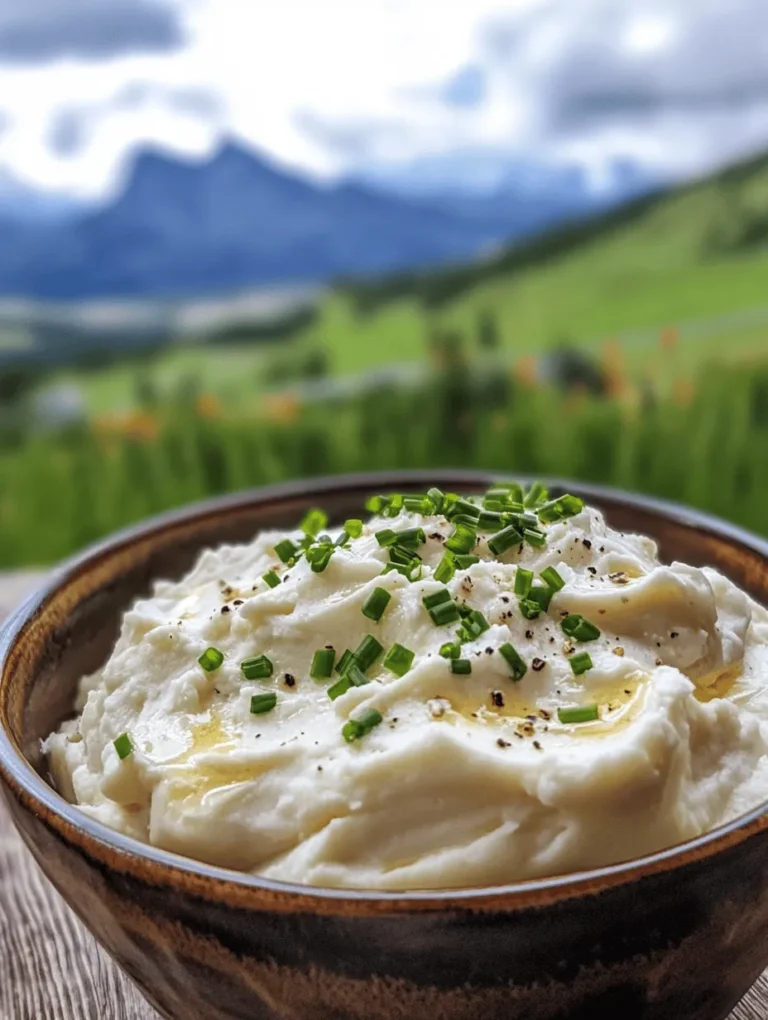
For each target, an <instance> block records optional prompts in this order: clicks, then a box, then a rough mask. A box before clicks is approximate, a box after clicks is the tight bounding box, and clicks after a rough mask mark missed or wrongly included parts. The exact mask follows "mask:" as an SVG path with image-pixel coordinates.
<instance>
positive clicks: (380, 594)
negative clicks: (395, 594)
mask: <svg viewBox="0 0 768 1020" xmlns="http://www.w3.org/2000/svg"><path fill="white" fill-rule="evenodd" d="M391 598H392V596H391V594H390V593H389V592H388V591H387V590H386V588H374V589H373V591H372V592H371V594H370V595H369V596H368V598H367V599H366V600H365V602H364V603H363V616H367V617H368V619H369V620H375V621H376V623H378V622H379V620H380V619H381V618H382V616H383V615H384V610H385V609H386V608H387V606H388V605H389V602H390V600H391Z"/></svg>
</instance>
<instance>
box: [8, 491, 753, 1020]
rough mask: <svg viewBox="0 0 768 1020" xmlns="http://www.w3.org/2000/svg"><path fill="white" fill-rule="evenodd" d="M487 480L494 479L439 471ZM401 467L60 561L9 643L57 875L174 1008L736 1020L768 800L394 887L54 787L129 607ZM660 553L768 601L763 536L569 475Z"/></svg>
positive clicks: (24, 737)
mask: <svg viewBox="0 0 768 1020" xmlns="http://www.w3.org/2000/svg"><path fill="white" fill-rule="evenodd" d="M427 479H428V482H429V483H430V484H437V485H440V486H441V487H443V488H445V489H453V490H461V491H472V490H478V489H481V488H483V487H485V486H486V484H487V483H488V482H489V481H490V479H489V478H488V477H486V476H484V475H479V474H469V473H458V472H450V471H445V472H433V473H431V474H429V475H428V476H427ZM424 485H425V476H424V475H423V474H422V475H418V476H416V475H412V474H390V475H370V476H356V477H351V478H339V479H330V480H324V481H313V482H308V483H302V484H294V485H285V486H281V487H277V488H270V489H262V490H259V491H256V492H252V493H247V494H244V495H239V496H236V497H234V498H228V499H223V500H218V501H214V502H209V503H204V504H202V505H199V506H194V507H192V508H190V509H188V510H184V511H182V512H180V513H176V514H173V515H170V516H166V517H163V518H159V519H157V520H154V521H150V522H149V523H147V524H143V525H140V526H139V527H136V528H133V529H131V530H128V531H125V532H123V533H121V534H119V535H117V536H116V537H114V538H112V539H110V540H107V541H106V542H104V543H102V544H101V545H99V546H97V547H96V548H94V549H91V550H89V551H87V552H86V553H85V554H84V555H82V556H79V557H78V558H76V559H75V560H73V561H71V562H70V563H68V564H66V565H65V566H64V567H63V569H61V570H60V571H59V572H58V573H57V574H56V576H55V577H54V578H53V579H52V580H51V581H49V583H48V584H47V585H46V586H45V587H44V588H43V589H42V590H41V591H40V592H38V593H37V594H36V595H35V596H34V597H33V598H32V599H31V600H29V601H28V602H27V603H26V604H25V605H24V606H23V607H22V608H21V609H20V610H19V611H18V612H17V613H16V614H15V615H14V616H13V617H12V618H11V619H10V620H9V621H8V622H7V623H6V625H5V627H4V629H3V632H2V637H1V638H0V664H1V669H2V672H1V674H0V776H2V779H3V781H4V792H5V796H6V798H7V800H8V803H9V805H10V809H11V812H12V815H13V818H14V820H15V823H16V825H17V827H18V829H19V831H20V833H21V835H22V837H23V838H24V840H25V842H26V844H27V845H28V847H29V849H30V850H31V852H32V853H33V855H34V856H35V858H36V859H37V861H38V862H39V864H40V866H41V867H42V869H43V871H44V872H45V874H46V875H47V876H48V878H49V879H50V880H51V882H52V883H53V884H54V885H55V887H56V888H57V889H58V891H59V892H60V893H61V895H62V896H63V897H64V899H65V900H66V901H67V903H68V904H69V905H70V907H71V908H72V909H73V910H74V911H75V913H76V914H77V915H78V916H79V917H80V919H81V920H82V921H83V923H84V924H85V925H86V926H87V927H88V928H89V929H90V930H91V932H92V933H93V934H94V935H95V936H96V938H97V939H98V941H99V942H100V943H101V944H102V945H103V946H104V947H105V948H106V949H107V950H108V952H109V953H111V954H112V956H113V957H114V958H115V960H117V962H118V963H119V964H120V966H121V967H122V968H123V969H124V970H125V971H126V972H127V973H128V974H129V975H130V976H131V978H133V980H134V981H135V982H136V984H137V985H138V986H139V988H140V989H141V991H142V992H143V993H144V995H145V996H146V997H147V999H148V1000H149V1001H150V1002H151V1003H152V1004H153V1005H154V1006H155V1007H156V1008H157V1009H158V1010H159V1012H160V1013H161V1014H162V1015H163V1016H164V1017H167V1018H172V1020H233V1018H237V1020H274V1018H277V1017H280V1018H285V1020H288V1018H290V1020H413V1018H416V1017H418V1018H421V1020H478V1018H482V1020H545V1018H546V1020H555V1018H557V1020H600V1018H603V1017H605V1018H611V1020H640V1018H643V1020H723V1018H724V1017H726V1016H727V1014H728V1012H729V1011H730V1010H731V1008H732V1007H733V1006H734V1005H735V1004H736V1002H737V1001H738V1000H739V998H740V997H741V996H742V995H743V994H744V993H745V992H746V991H747V989H748V988H749V986H750V985H751V984H752V982H753V981H754V980H755V979H756V978H757V977H758V975H759V974H760V973H761V971H762V970H763V969H764V968H765V966H766V965H768V811H767V808H766V805H762V806H760V807H758V808H756V809H755V810H753V811H751V812H750V813H749V814H747V815H744V816H743V817H741V818H739V819H737V820H735V821H733V822H731V823H729V824H727V825H725V826H722V827H721V828H718V829H717V830H716V831H714V832H711V833H708V834H707V835H705V836H703V837H701V838H699V839H696V840H692V841H691V842H688V843H685V844H683V845H680V846H677V847H675V848H673V849H670V850H666V851H664V852H662V853H657V854H654V855H653V856H650V857H645V858H642V859H637V860H633V861H630V862H628V863H625V864H618V865H615V866H612V867H607V868H601V869H599V870H595V871H590V872H586V873H581V874H576V875H567V876H565V877H556V878H552V879H548V880H545V881H529V882H523V883H519V884H516V885H510V886H505V887H502V888H487V889H464V890H451V891H447V892H430V893H420V892H412V893H402V894H383V893H375V892H370V893H369V892H348V891H339V890H330V889H317V888H311V887H302V886H297V885H288V884H283V883H279V882H271V881H267V880H265V879H261V878H258V877H255V876H252V875H245V874H239V873H236V872H231V871H226V870H223V869H220V868H215V867H210V866H207V865H205V864H200V863H196V862H195V861H192V860H187V859H185V858H182V857H178V856H175V855H173V854H170V853H166V852H164V851H162V850H156V849H154V848H152V847H149V846H146V845H144V844H142V843H138V842H136V841H134V840H131V839H129V838H127V837H125V836H122V835H120V834H118V833H116V832H112V831H111V830H109V829H107V828H105V827H103V826H102V825H100V824H98V823H97V822H95V821H92V820H91V819H89V818H87V817H86V816H85V815H83V814H81V813H80V812H79V811H78V809H77V808H75V807H72V806H71V805H70V804H68V803H67V802H66V801H65V800H64V799H63V798H62V797H60V796H59V794H58V793H56V791H55V790H54V789H53V788H52V786H51V785H50V784H49V782H48V780H47V776H46V765H45V761H44V760H43V758H42V757H41V754H40V740H41V738H42V737H45V736H46V735H47V734H48V733H50V732H51V731H52V730H54V729H56V728H57V727H58V726H59V724H60V723H61V721H62V720H63V719H64V718H65V717H66V716H67V715H69V714H70V712H71V708H72V704H73V698H74V694H75V687H76V684H77V680H78V678H79V677H80V676H81V675H82V674H84V673H87V672H91V671H93V670H94V669H96V668H97V667H98V666H99V665H100V664H101V663H102V662H103V661H104V659H105V658H106V657H107V655H108V654H109V651H110V648H111V646H112V643H113V641H114V639H115V636H116V633H117V628H118V621H119V619H120V616H121V614H122V612H123V611H124V610H125V608H126V607H127V606H128V605H129V603H130V602H131V601H132V600H133V599H134V598H135V597H136V596H138V595H140V594H143V593H146V592H147V591H148V588H149V585H150V583H151V581H152V580H153V579H155V578H160V577H177V576H179V575H180V574H181V573H182V572H183V571H186V570H187V569H188V568H189V567H190V565H191V564H192V562H193V560H194V559H195V558H196V556H197V554H198V553H199V551H200V550H201V549H203V548H204V547H205V546H210V545H214V544H217V543H221V542H238V541H243V540H247V539H249V538H250V537H251V536H252V535H253V534H254V533H255V532H257V531H258V530H259V529H261V528H263V527H275V526H286V525H291V526H293V525H294V524H295V522H296V520H297V519H298V518H299V517H300V515H301V513H302V511H303V509H305V508H306V507H308V506H310V505H317V504H320V505H323V506H324V507H326V508H327V509H328V510H329V512H330V513H331V514H332V516H333V517H334V518H336V519H343V518H345V517H349V516H359V515H360V513H361V512H362V507H363V502H364V499H365V497H366V495H368V494H369V493H371V492H374V491H380V490H387V489H397V490H406V489H411V490H419V489H420V490H422V491H423V488H424ZM569 488H570V489H572V490H573V491H577V492H580V493H581V494H582V495H583V496H584V497H585V498H586V499H588V500H589V501H590V502H592V503H594V504H595V505H597V506H599V507H601V508H602V509H603V510H604V511H605V512H606V514H607V516H608V519H609V521H610V523H611V524H612V525H614V526H615V527H617V528H619V529H624V530H634V531H640V532H644V533H646V534H650V535H652V536H653V537H654V538H655V539H656V540H657V541H658V542H659V545H660V548H661V552H662V555H663V557H664V558H666V559H672V558H674V559H680V560H683V561H687V562H689V563H693V564H697V565H704V564H710V565H712V566H715V567H717V568H718V569H719V570H721V571H722V572H723V573H725V574H727V575H728V576H730V577H731V578H733V580H734V581H736V582H737V583H738V584H739V585H741V586H742V587H743V588H744V589H746V590H747V591H748V592H750V593H751V594H752V595H753V596H755V597H756V598H757V599H758V600H761V601H763V602H768V544H766V543H765V542H762V541H761V540H759V539H757V538H754V537H752V536H750V535H748V534H745V533H743V532H741V531H738V530H736V529H734V528H732V527H729V526H728V525H726V524H723V523H721V522H718V521H716V520H713V519H711V518H709V517H704V516H701V515H699V514H696V513H693V512H691V511H688V510H685V509H682V508H680V507H674V506H670V505H668V504H662V503H658V502H654V501H652V500H647V499H642V498H639V497H635V496H630V495H626V494H624V493H621V492H616V491H609V490H603V489H594V488H590V487H588V486H581V485H574V486H569Z"/></svg>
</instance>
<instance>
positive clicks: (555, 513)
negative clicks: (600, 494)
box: [536, 495, 584, 524]
mask: <svg viewBox="0 0 768 1020" xmlns="http://www.w3.org/2000/svg"><path fill="white" fill-rule="evenodd" d="M583 509H584V500H583V499H580V498H579V497H578V496H571V495H565V496H560V498H559V499H551V500H549V502H547V503H544V504H542V505H541V506H539V507H538V508H537V510H536V513H537V514H538V517H539V520H540V521H541V523H542V524H553V523H554V522H555V521H564V520H566V519H567V518H568V517H575V516H576V514H580V513H581V511H582V510H583Z"/></svg>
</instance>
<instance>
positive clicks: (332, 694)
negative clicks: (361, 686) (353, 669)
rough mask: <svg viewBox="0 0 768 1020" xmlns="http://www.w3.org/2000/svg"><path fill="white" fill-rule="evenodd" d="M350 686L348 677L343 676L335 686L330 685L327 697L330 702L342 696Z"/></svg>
mask: <svg viewBox="0 0 768 1020" xmlns="http://www.w3.org/2000/svg"><path fill="white" fill-rule="evenodd" d="M351 686H352V682H351V680H350V679H349V678H348V677H346V676H343V677H341V678H340V679H339V680H337V681H336V683H335V684H331V686H330V687H329V688H328V697H329V698H330V699H331V701H335V700H336V699H337V698H340V697H341V696H342V694H346V693H347V691H348V690H349V688H350V687H351Z"/></svg>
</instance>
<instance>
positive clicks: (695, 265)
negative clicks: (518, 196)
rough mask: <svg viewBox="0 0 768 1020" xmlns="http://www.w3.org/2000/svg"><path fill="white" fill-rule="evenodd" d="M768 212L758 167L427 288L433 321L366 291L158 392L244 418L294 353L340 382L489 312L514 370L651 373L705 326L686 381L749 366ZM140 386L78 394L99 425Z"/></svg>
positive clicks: (421, 309)
mask: <svg viewBox="0 0 768 1020" xmlns="http://www.w3.org/2000/svg"><path fill="white" fill-rule="evenodd" d="M766 209H768V159H761V160H756V161H753V162H752V163H750V164H745V165H744V166H742V167H737V168H734V169H732V170H730V171H727V172H726V173H725V174H721V175H720V176H719V177H716V178H713V179H711V180H708V181H704V182H701V183H697V184H693V185H687V186H685V187H684V188H681V189H679V190H678V191H676V192H671V193H668V194H666V195H663V196H660V197H658V198H654V199H649V200H646V201H644V202H642V203H639V205H638V206H637V207H634V206H630V207H627V208H626V209H623V210H619V211H618V212H617V213H613V214H611V215H609V216H608V217H607V218H605V219H603V220H596V221H594V222H592V223H588V224H586V225H584V226H580V227H578V228H577V229H576V230H575V232H574V231H573V230H572V231H570V233H569V228H567V227H566V228H564V229H563V231H562V236H560V235H557V234H555V235H553V237H552V238H550V239H547V238H545V239H544V241H540V240H536V239H534V240H533V241H532V242H530V243H528V244H527V245H523V246H521V247H519V248H517V249H512V250H510V251H509V252H506V253H502V254H501V255H499V256H498V257H497V258H495V259H491V260H488V261H486V262H482V263H478V264H475V265H474V266H469V267H467V269H466V270H458V271H454V272H453V273H451V272H449V271H446V272H445V273H443V274H442V276H441V273H440V272H439V271H438V272H432V273H430V274H424V277H423V278H424V279H429V280H431V281H432V282H433V284H434V283H437V284H441V280H443V281H447V284H446V283H443V284H442V285H443V287H444V289H445V287H446V286H447V290H448V296H447V299H444V300H442V301H441V302H440V304H439V307H437V308H434V307H432V308H430V309H426V308H425V304H424V302H423V301H422V300H420V299H419V297H418V296H416V295H418V293H419V288H420V285H421V280H422V278H421V277H419V275H418V274H414V275H411V276H409V277H404V278H403V283H402V286H401V287H398V286H391V287H390V288H389V289H390V291H391V293H390V295H389V298H388V299H387V300H384V299H382V300H380V301H379V302H378V303H377V304H376V307H375V308H374V309H373V310H372V311H370V312H367V313H365V314H363V313H361V312H360V311H359V308H358V300H357V298H358V290H359V288H358V290H356V289H355V288H354V287H352V288H337V289H336V290H333V291H331V292H330V293H329V294H328V295H327V296H326V298H325V299H324V301H323V303H322V306H321V309H320V314H319V316H318V319H317V321H316V322H315V323H313V324H312V325H311V326H309V327H306V328H305V329H303V330H302V331H300V332H299V333H297V334H296V335H295V336H294V337H292V338H290V339H286V340H282V341H280V342H279V343H271V344H264V343H261V344H260V343H252V344H245V345H240V346H228V347H221V346H216V347H206V346H200V347H195V348H191V349H189V348H188V349H171V350H169V351H168V352H167V353H165V354H163V355H162V356H160V357H159V358H157V359H156V360H155V361H153V363H152V365H151V371H152V374H153V377H154V379H155V381H156V383H157V385H158V386H159V387H160V389H161V390H166V389H168V390H170V389H173V388H174V387H175V386H177V385H178V383H179V381H180V380H181V379H183V378H184V377H188V376H190V375H192V376H197V377H198V378H199V379H200V381H201V384H202V386H203V388H204V389H206V390H208V391H211V392H215V393H217V394H219V395H221V396H222V397H223V398H224V399H225V400H226V401H227V402H228V403H232V404H235V405H236V406H244V407H247V406H250V405H252V404H254V403H255V402H257V401H258V398H259V394H260V393H261V392H262V391H263V389H264V386H265V375H266V369H267V367H268V366H269V364H270V362H272V361H274V360H275V359H276V358H279V357H281V356H283V355H285V354H286V352H293V353H294V354H296V353H299V352H301V351H302V350H303V351H309V350H311V349H314V348H320V347H321V348H323V349H324V350H325V351H326V352H327V354H328V357H329V366H330V370H331V372H332V373H333V374H335V375H339V376H348V375H356V374H360V373H365V372H370V371H372V370H375V369H377V368H381V367H383V366H386V365H390V364H392V363H393V362H403V363H406V362H422V361H424V360H425V358H426V356H427V348H428V342H427V341H428V337H429V334H430V331H433V330H435V329H451V330H458V331H460V332H461V333H462V335H463V336H464V338H465V340H466V341H467V344H468V346H471V343H472V340H473V338H474V335H475V333H476V329H477V322H478V318H479V317H480V316H481V315H482V314H483V313H487V312H490V313H491V314H492V315H493V317H494V320H495V322H496V327H497V331H498V335H499V340H500V344H501V350H502V353H503V354H504V355H505V356H507V357H508V358H509V359H510V360H512V361H514V360H515V359H516V358H517V357H519V356H521V355H524V354H536V353H539V352H541V351H544V350H547V349H548V348H550V347H551V346H552V345H553V344H556V343H558V342H559V341H560V340H562V339H567V340H568V341H570V342H571V343H572V344H574V345H578V346H580V347H582V348H584V349H585V350H591V351H594V352H599V350H600V348H601V347H602V345H603V343H604V342H605V341H606V340H607V339H611V338H615V339H618V340H619V342H620V343H621V344H622V346H623V348H624V349H625V354H626V361H627V367H628V370H629V371H630V372H632V373H634V374H638V373H645V372H647V371H649V365H650V366H652V365H653V363H654V359H655V358H656V353H657V350H658V333H659V330H661V329H664V328H665V327H674V326H680V325H681V324H685V323H688V322H692V321H701V322H703V323H704V324H705V325H704V327H703V328H702V329H701V330H698V331H697V330H696V329H693V330H692V331H686V330H683V331H682V333H681V342H680V344H679V350H678V353H677V357H678V361H679V367H680V369H681V370H683V369H684V370H686V371H690V370H693V369H695V368H696V366H697V365H698V364H700V363H701V362H702V361H705V360H708V359H710V358H711V357H713V356H716V357H718V358H720V357H722V356H727V357H728V358H730V359H740V358H743V357H751V356H754V355H755V354H758V353H760V352H761V350H765V349H767V348H768V229H766V228H765V226H764V225H765V223H766V222H768V217H766V213H765V210H766ZM761 231H764V232H765V234H766V236H765V237H763V236H762V234H761ZM542 252H543V254H542ZM454 278H455V279H456V281H457V282H456V291H457V292H456V295H455V297H453V298H451V297H450V291H451V281H452V280H453V279H454ZM374 289H375V286H374ZM745 310H753V311H755V312H759V311H760V310H763V312H764V315H763V318H762V320H761V321H753V322H752V323H750V324H748V325H744V324H743V323H742V322H741V319H740V316H741V314H742V313H743V312H744V311H745ZM706 323H711V324H712V325H711V326H710V327H707V326H706ZM689 332H690V335H689ZM638 333H639V334H640V335H638ZM136 375H137V369H136V367H135V366H117V367H113V368H108V369H104V370H101V371H98V372H94V373H89V374H88V375H86V376H80V375H78V376H77V381H78V383H79V384H81V385H82V387H83V390H84V393H85V395H86V398H87V403H88V406H89V408H90V409H92V410H93V411H94V412H103V411H106V410H112V409H115V408H127V407H130V406H131V405H132V404H133V402H134V399H135V380H136ZM63 377H64V378H71V376H67V374H64V376H63Z"/></svg>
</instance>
